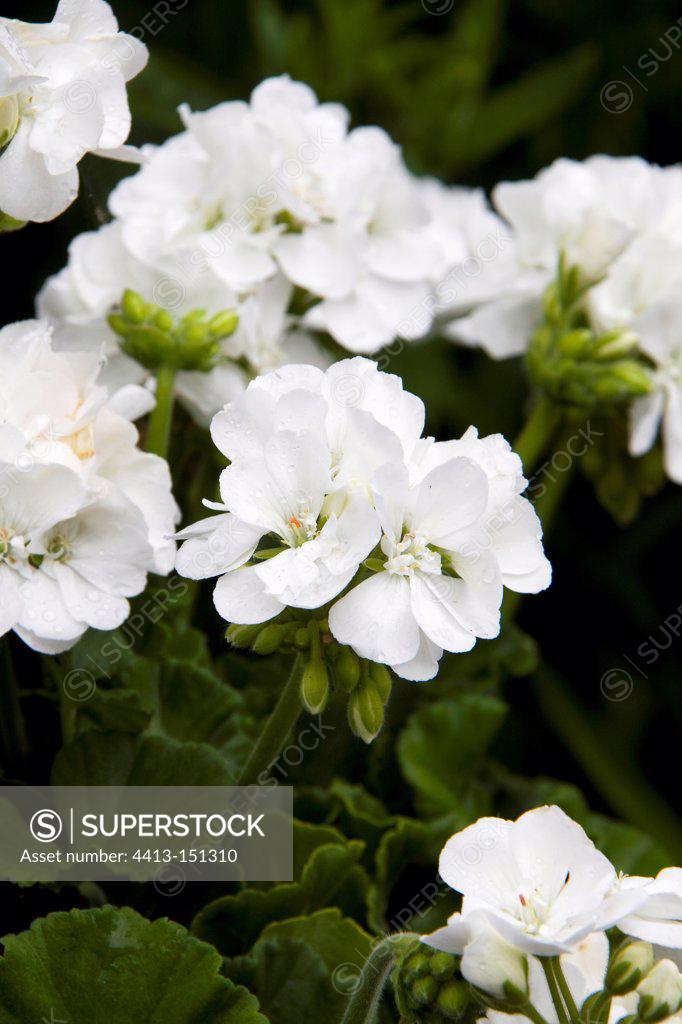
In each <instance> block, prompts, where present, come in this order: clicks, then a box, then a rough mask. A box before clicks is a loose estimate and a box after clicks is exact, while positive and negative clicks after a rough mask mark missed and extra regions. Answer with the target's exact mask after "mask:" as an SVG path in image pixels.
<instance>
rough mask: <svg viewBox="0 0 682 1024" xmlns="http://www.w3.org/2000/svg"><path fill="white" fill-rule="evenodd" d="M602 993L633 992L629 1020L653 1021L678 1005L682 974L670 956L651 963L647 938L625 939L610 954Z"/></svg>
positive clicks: (653, 1023) (680, 1004)
mask: <svg viewBox="0 0 682 1024" xmlns="http://www.w3.org/2000/svg"><path fill="white" fill-rule="evenodd" d="M604 991H605V993H608V995H610V996H625V995H628V994H630V993H635V994H636V995H637V997H638V1002H637V1010H636V1013H634V1014H633V1015H632V1016H631V1017H630V1018H628V1020H629V1021H630V1022H631V1024H635V1022H637V1024H657V1022H658V1021H662V1020H665V1019H666V1018H668V1017H672V1016H674V1015H675V1014H676V1013H678V1011H679V1010H680V1009H681V1008H682V975H681V974H680V971H679V969H678V968H677V966H676V965H675V964H674V963H673V962H672V960H658V961H657V962H656V963H654V950H653V947H652V946H651V944H650V943H649V942H642V941H639V940H638V941H635V942H633V941H630V940H626V941H625V942H624V943H623V945H621V946H619V947H618V949H617V950H616V951H615V953H614V954H613V956H612V957H611V962H610V963H609V969H608V971H607V974H606V983H605V986H604Z"/></svg>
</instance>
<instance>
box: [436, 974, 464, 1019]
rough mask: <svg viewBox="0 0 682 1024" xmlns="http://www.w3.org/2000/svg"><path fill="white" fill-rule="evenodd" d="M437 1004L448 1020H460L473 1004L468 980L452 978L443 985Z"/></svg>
mask: <svg viewBox="0 0 682 1024" xmlns="http://www.w3.org/2000/svg"><path fill="white" fill-rule="evenodd" d="M436 1005H437V1007H438V1009H439V1010H440V1012H441V1013H442V1015H443V1016H444V1017H445V1018H446V1019H448V1020H459V1019H460V1018H461V1017H463V1016H464V1014H465V1013H466V1011H467V1010H468V1009H469V1006H470V1005H471V990H470V988H469V986H468V985H467V983H466V982H464V981H457V980H456V979H454V978H453V979H452V980H451V981H448V982H446V984H445V985H443V986H442V987H441V990H440V992H439V993H438V999H437V1002H436Z"/></svg>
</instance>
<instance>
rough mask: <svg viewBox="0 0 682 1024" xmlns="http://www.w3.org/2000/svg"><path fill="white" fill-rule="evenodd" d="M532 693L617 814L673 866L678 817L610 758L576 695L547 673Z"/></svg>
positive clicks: (681, 829)
mask: <svg viewBox="0 0 682 1024" xmlns="http://www.w3.org/2000/svg"><path fill="white" fill-rule="evenodd" d="M536 693H537V698H538V703H539V704H540V707H541V710H542V712H543V714H544V715H545V717H546V719H547V721H548V722H549V724H550V725H551V726H552V728H553V729H554V730H555V732H556V733H557V734H558V736H559V737H560V738H561V739H562V740H563V742H564V744H565V745H566V747H567V748H568V750H570V752H571V754H572V755H573V757H574V758H575V759H576V761H577V762H578V764H579V765H580V767H581V768H582V770H583V771H584V772H585V774H586V775H587V776H588V778H589V779H590V780H591V782H592V783H593V785H594V787H595V788H596V789H597V790H598V792H599V793H600V794H601V796H602V797H603V798H604V799H605V800H606V801H607V803H608V804H609V805H610V806H611V807H612V808H613V810H614V811H615V813H616V814H617V815H618V816H619V817H621V818H625V819H626V821H630V822H631V823H632V824H633V825H636V826H638V827H639V828H641V829H643V830H644V831H645V832H647V833H648V834H649V835H651V836H653V837H654V838H655V839H658V840H659V842H660V843H661V844H662V845H663V846H664V847H665V848H666V849H667V850H668V851H669V853H670V854H672V855H673V856H674V857H675V858H676V860H677V859H679V858H680V857H682V824H681V823H680V820H679V818H678V817H677V815H676V814H675V813H674V811H672V810H671V808H670V807H668V805H667V804H666V802H665V801H664V800H662V799H661V798H660V796H659V795H658V793H657V792H656V791H655V790H654V789H652V788H651V787H650V786H649V784H648V783H647V782H646V780H645V779H644V778H642V776H641V775H640V774H639V773H638V772H637V771H636V769H634V768H633V767H632V765H631V764H630V763H627V762H625V761H622V760H620V759H619V758H617V757H616V756H614V753H613V748H612V746H611V745H610V744H609V743H608V742H605V741H604V738H603V737H601V736H599V735H597V734H596V733H595V731H594V730H593V728H592V726H591V725H590V724H589V719H588V714H587V712H586V711H585V709H584V708H583V707H582V706H581V705H580V704H579V702H578V701H577V700H576V698H575V696H574V694H573V693H572V692H570V691H569V690H568V689H567V688H566V687H564V685H563V683H561V682H560V680H559V679H558V678H557V676H556V675H555V674H554V673H553V672H552V671H551V670H550V669H548V668H546V667H545V668H542V669H541V670H540V671H539V673H538V676H537V681H536Z"/></svg>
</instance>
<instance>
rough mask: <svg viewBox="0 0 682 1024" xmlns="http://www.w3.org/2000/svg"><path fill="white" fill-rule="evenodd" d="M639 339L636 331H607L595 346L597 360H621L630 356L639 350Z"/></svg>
mask: <svg viewBox="0 0 682 1024" xmlns="http://www.w3.org/2000/svg"><path fill="white" fill-rule="evenodd" d="M638 343H639V337H638V335H637V334H635V332H634V331H624V330H614V331H607V332H606V334H602V335H600V336H599V337H598V338H597V341H596V343H595V346H594V357H595V359H620V358H621V357H622V356H627V355H630V353H631V352H632V351H633V350H634V349H635V348H637V345H638Z"/></svg>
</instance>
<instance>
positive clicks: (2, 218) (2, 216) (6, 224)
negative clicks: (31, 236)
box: [0, 210, 26, 234]
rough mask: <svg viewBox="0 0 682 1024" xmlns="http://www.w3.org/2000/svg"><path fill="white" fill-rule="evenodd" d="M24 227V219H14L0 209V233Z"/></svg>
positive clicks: (19, 229)
mask: <svg viewBox="0 0 682 1024" xmlns="http://www.w3.org/2000/svg"><path fill="white" fill-rule="evenodd" d="M25 227H26V221H25V220H16V219H15V218H14V217H10V215H9V214H8V213H3V212H2V210H0V234H6V233H9V232H10V231H21V229H22V228H25Z"/></svg>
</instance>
